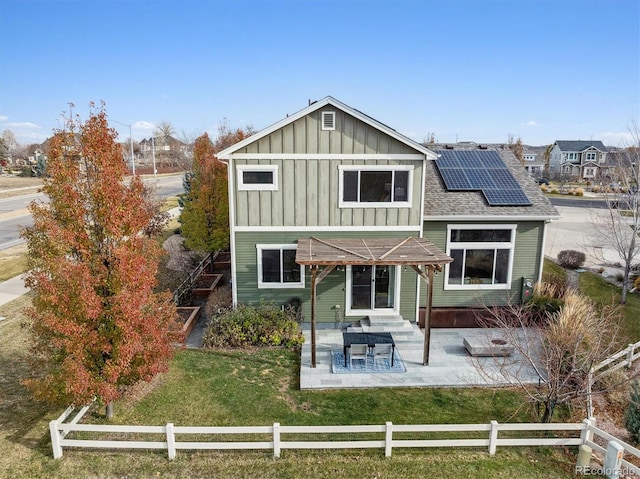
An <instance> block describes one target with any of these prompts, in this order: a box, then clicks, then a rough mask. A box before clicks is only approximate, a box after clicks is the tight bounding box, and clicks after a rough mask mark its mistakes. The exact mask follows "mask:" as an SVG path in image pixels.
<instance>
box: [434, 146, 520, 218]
mask: <svg viewBox="0 0 640 479" xmlns="http://www.w3.org/2000/svg"><path fill="white" fill-rule="evenodd" d="M438 154H439V155H440V157H439V158H438V159H437V160H436V166H437V167H438V171H439V172H440V176H442V179H443V180H444V184H445V186H446V187H447V190H449V191H482V194H483V195H484V197H485V198H486V200H487V202H488V203H489V205H491V206H529V205H531V201H530V200H529V198H527V195H526V194H525V193H524V191H522V188H521V187H520V184H519V183H518V182H517V181H516V179H515V178H514V177H513V175H512V174H511V171H509V168H507V165H506V164H505V163H504V161H503V160H502V158H500V155H499V154H498V152H497V151H491V150H479V151H471V150H441V151H438Z"/></svg>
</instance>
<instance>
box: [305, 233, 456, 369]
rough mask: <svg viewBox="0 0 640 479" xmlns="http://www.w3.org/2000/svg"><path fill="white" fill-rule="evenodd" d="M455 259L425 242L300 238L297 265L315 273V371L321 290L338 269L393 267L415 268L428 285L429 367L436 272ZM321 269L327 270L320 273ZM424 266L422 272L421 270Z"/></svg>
mask: <svg viewBox="0 0 640 479" xmlns="http://www.w3.org/2000/svg"><path fill="white" fill-rule="evenodd" d="M451 261H452V258H451V257H450V256H449V255H447V254H446V253H444V252H443V251H442V250H440V249H439V248H438V247H437V246H435V245H434V244H433V243H431V242H430V241H428V240H426V239H425V238H417V237H415V236H409V237H406V238H404V239H400V238H357V239H356V238H338V239H319V238H315V237H313V236H312V237H309V238H300V239H299V240H298V247H297V251H296V263H298V264H301V265H306V266H308V267H309V270H310V273H311V367H313V368H315V367H316V323H317V318H316V316H317V311H316V309H317V307H316V306H317V286H318V283H319V282H320V281H322V280H323V279H324V278H325V277H326V276H327V275H328V274H329V273H331V271H333V270H334V269H335V267H336V266H347V265H348V266H355V265H367V266H374V265H389V266H411V268H413V269H414V270H415V271H416V273H417V274H418V275H419V277H420V278H422V279H423V280H424V281H425V283H427V298H428V304H427V308H426V315H425V332H424V336H425V340H424V355H423V364H424V365H425V366H426V365H428V364H429V345H430V340H431V305H432V299H433V276H434V271H436V270H437V271H441V270H442V265H443V264H447V263H450V262H451ZM320 266H323V267H324V269H322V270H320ZM421 266H422V268H424V269H421V268H420V267H421Z"/></svg>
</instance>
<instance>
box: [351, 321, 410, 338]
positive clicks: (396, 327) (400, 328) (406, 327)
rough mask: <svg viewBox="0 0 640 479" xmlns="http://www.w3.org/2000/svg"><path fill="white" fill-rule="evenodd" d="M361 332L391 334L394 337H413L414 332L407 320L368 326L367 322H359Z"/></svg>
mask: <svg viewBox="0 0 640 479" xmlns="http://www.w3.org/2000/svg"><path fill="white" fill-rule="evenodd" d="M361 328H362V331H363V332H365V333H393V335H394V336H396V335H407V336H409V335H413V334H414V333H415V330H414V328H413V324H411V322H409V321H407V320H404V319H403V320H402V321H401V322H394V323H392V324H390V325H380V324H369V322H368V321H367V320H362V321H361Z"/></svg>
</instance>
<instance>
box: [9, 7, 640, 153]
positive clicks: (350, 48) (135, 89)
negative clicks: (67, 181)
mask: <svg viewBox="0 0 640 479" xmlns="http://www.w3.org/2000/svg"><path fill="white" fill-rule="evenodd" d="M327 95H331V96H333V97H335V98H337V99H338V100H340V101H342V102H344V103H346V104H348V105H350V106H352V107H354V108H357V109H359V110H361V111H363V112H364V113H367V114H368V115H370V116H372V117H374V118H376V119H377V120H379V121H381V122H383V123H385V124H387V125H389V126H391V127H393V128H395V129H396V130H398V131H399V132H401V133H403V134H405V135H407V136H409V137H410V138H413V139H414V140H418V141H422V140H423V139H424V138H425V137H426V136H427V135H428V134H429V133H430V132H433V133H435V136H436V139H437V140H438V141H441V142H453V141H456V139H458V140H460V141H477V142H505V141H506V140H507V136H508V134H513V135H514V136H515V137H521V138H522V139H523V141H524V142H525V143H527V144H532V145H542V144H548V143H551V142H553V141H554V140H556V139H591V138H592V139H601V140H603V141H604V142H605V143H606V144H609V145H619V144H620V142H621V141H622V140H624V138H625V137H626V133H627V132H628V129H629V127H630V125H631V123H632V122H633V121H638V122H640V0H579V1H569V0H566V1H565V0H511V1H507V0H475V1H463V0H447V1H445V0H441V1H426V0H423V1H418V0H395V1H392V0H386V1H381V0H367V1H365V0H359V1H356V0H336V1H333V0H328V1H320V0H316V1H314V0H306V1H303V0H296V1H294V0H281V1H275V0H274V1H270V0H236V1H225V2H222V1H205V0H180V1H177V0H176V1H169V0H166V1H165V0H154V1H152V0H126V1H125V0H91V1H89V0H87V1H81V0H66V1H64V0H46V1H44V0H0V131H2V130H4V129H10V130H12V131H13V132H14V133H15V134H16V136H17V138H18V141H20V142H21V143H31V142H39V141H42V140H43V139H44V138H46V137H47V136H50V134H51V132H52V130H53V129H54V128H58V127H59V126H60V118H61V113H62V112H63V111H68V109H69V106H68V103H69V102H73V103H74V104H75V109H74V113H79V114H80V115H81V116H83V117H86V115H87V113H88V105H89V102H91V101H95V102H100V101H102V100H103V101H105V102H106V108H107V113H108V115H109V117H110V119H112V120H116V121H118V122H121V123H125V124H132V125H133V137H134V138H135V139H138V140H139V139H142V138H143V137H148V136H150V134H151V132H152V130H153V125H157V124H158V123H160V122H163V121H167V122H169V123H171V124H172V125H173V127H174V128H175V130H176V131H178V132H185V133H186V134H187V135H190V136H198V135H200V134H201V133H203V132H204V131H208V132H209V133H210V134H213V135H215V133H216V131H217V125H218V124H219V123H220V122H221V121H222V120H223V119H224V118H226V119H228V122H229V124H230V125H231V126H232V127H243V126H247V125H251V126H253V127H254V128H256V129H262V128H264V127H266V126H268V125H270V124H272V123H274V122H276V121H278V120H280V119H282V118H284V117H285V116H286V115H287V114H291V113H294V112H296V111H298V110H300V109H301V108H303V107H305V106H306V105H307V104H308V100H309V99H311V100H318V99H321V98H324V97H325V96H327ZM112 126H114V127H115V128H116V129H117V130H118V131H119V132H120V138H121V140H125V139H127V138H128V137H129V129H128V128H127V127H126V126H122V125H120V124H117V123H112Z"/></svg>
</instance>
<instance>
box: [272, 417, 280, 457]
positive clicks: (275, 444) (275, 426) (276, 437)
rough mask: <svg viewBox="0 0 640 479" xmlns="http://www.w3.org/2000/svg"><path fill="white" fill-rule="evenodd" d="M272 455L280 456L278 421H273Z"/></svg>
mask: <svg viewBox="0 0 640 479" xmlns="http://www.w3.org/2000/svg"><path fill="white" fill-rule="evenodd" d="M273 457H275V458H279V457H280V423H279V422H274V423H273Z"/></svg>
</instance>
